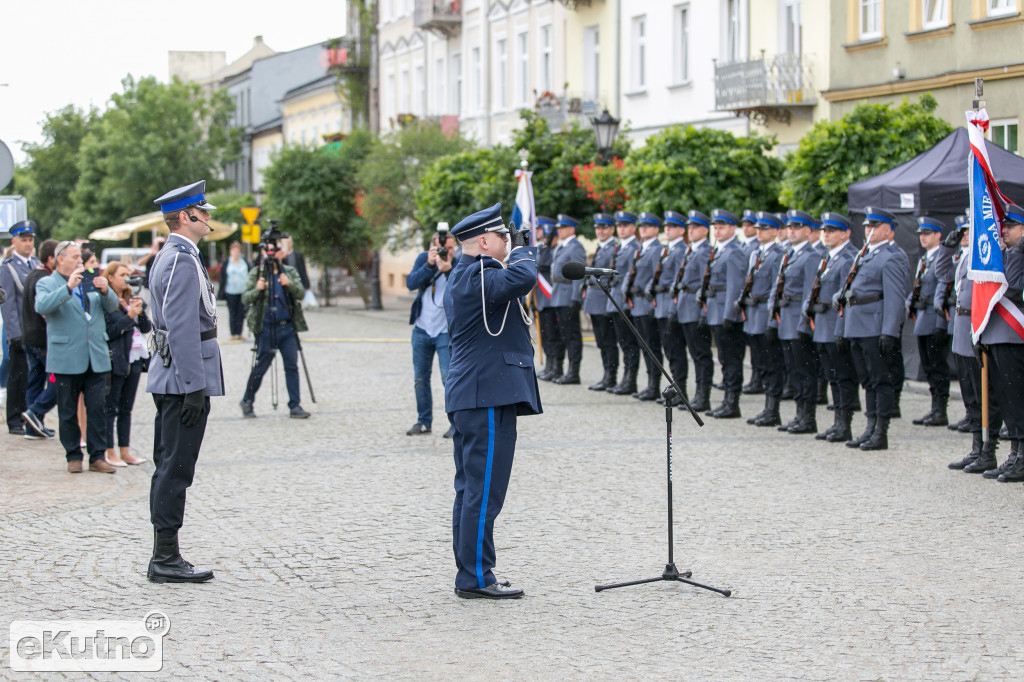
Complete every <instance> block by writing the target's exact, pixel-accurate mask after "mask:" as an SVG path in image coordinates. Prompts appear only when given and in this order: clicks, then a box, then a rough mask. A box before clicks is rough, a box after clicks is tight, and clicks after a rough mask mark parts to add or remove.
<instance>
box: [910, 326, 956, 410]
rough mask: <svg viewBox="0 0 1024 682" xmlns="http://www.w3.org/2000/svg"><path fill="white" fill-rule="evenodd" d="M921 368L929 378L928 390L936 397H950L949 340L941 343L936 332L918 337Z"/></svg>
mask: <svg viewBox="0 0 1024 682" xmlns="http://www.w3.org/2000/svg"><path fill="white" fill-rule="evenodd" d="M917 353H918V357H919V358H921V369H923V370H924V373H925V376H926V377H927V379H928V390H929V391H930V392H931V394H932V395H933V396H935V397H936V398H945V399H947V400H948V399H949V341H948V340H947V341H946V342H944V343H939V342H938V341H937V340H936V338H935V335H934V334H928V335H927V336H918V337H917Z"/></svg>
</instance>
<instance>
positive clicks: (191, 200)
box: [153, 180, 217, 213]
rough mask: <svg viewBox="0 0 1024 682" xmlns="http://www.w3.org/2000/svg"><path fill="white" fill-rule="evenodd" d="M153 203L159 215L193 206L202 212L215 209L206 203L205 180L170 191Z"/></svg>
mask: <svg viewBox="0 0 1024 682" xmlns="http://www.w3.org/2000/svg"><path fill="white" fill-rule="evenodd" d="M153 203H154V204H158V205H159V206H160V212H161V213H174V212H175V211H180V210H182V209H186V208H191V207H193V206H195V207H196V208H200V209H202V210H204V211H214V210H216V209H217V207H216V206H214V205H212V204H208V203H206V180H200V181H199V182H193V183H192V184H191V185H185V186H184V187H179V188H177V189H172V190H171V191H170V192H168V193H167V194H164V195H163V196H162V197H159V198H157V199H154V200H153Z"/></svg>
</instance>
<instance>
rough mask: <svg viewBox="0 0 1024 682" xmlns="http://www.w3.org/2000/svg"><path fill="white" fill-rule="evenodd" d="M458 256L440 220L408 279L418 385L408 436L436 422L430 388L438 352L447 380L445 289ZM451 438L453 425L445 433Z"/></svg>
mask: <svg viewBox="0 0 1024 682" xmlns="http://www.w3.org/2000/svg"><path fill="white" fill-rule="evenodd" d="M457 258H458V254H456V253H455V238H454V237H452V235H451V233H450V232H449V231H448V223H438V224H437V232H436V233H435V234H434V235H433V236H432V237H431V239H430V249H429V250H427V251H424V252H423V253H421V254H420V255H419V256H417V257H416V262H415V263H414V264H413V266H412V271H411V272H410V273H409V274H408V275H407V276H406V278H405V286H407V287H408V288H409V291H417V290H418V293H417V294H416V300H415V301H413V302H412V311H411V312H410V314H409V324H411V325H413V328H412V367H413V377H414V380H413V383H414V386H415V388H416V412H417V418H416V423H415V424H413V425H412V428H411V429H409V430H408V431H406V432H405V435H407V436H417V435H420V434H425V433H430V427H431V424H432V423H433V421H434V412H433V408H434V401H433V395H432V394H431V390H430V370H431V367H432V366H433V364H434V353H437V365H438V369H439V370H440V372H441V384H442V385H444V383H445V382H446V381H447V379H448V358H449V355H448V319H447V318H446V317H445V315H444V291H445V287H446V286H447V284H448V275H449V273H451V271H452V264H453V263H454V262H455V260H456V259H457ZM444 437H445V438H451V437H452V428H451V427H449V428H448V430H447V431H446V432H445V434H444Z"/></svg>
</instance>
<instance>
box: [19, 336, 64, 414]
mask: <svg viewBox="0 0 1024 682" xmlns="http://www.w3.org/2000/svg"><path fill="white" fill-rule="evenodd" d="M25 359H26V361H27V362H28V385H27V388H26V391H25V404H26V405H27V406H28V409H29V410H31V411H32V413H33V414H34V415H35V416H37V417H39V419H40V420H42V419H43V417H45V416H46V413H47V412H49V411H50V410H52V409H53V406H54V405H56V404H57V382H56V381H50V373H49V372H47V371H46V349H45V348H36V347H34V346H25Z"/></svg>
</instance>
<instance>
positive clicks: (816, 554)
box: [0, 302, 1024, 680]
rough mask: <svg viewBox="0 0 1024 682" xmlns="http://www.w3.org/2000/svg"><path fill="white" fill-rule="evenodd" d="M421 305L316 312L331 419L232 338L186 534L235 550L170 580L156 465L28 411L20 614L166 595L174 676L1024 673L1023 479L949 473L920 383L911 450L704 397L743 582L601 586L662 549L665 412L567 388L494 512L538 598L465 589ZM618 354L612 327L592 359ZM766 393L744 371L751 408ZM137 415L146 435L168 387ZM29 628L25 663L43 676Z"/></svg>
mask: <svg viewBox="0 0 1024 682" xmlns="http://www.w3.org/2000/svg"><path fill="white" fill-rule="evenodd" d="M407 309H408V307H407V304H406V303H404V302H396V303H394V304H392V305H390V306H389V309H388V310H386V311H384V312H381V313H367V312H363V311H357V310H351V309H349V310H344V309H340V310H339V309H333V310H329V311H320V312H315V313H312V314H310V316H309V317H310V326H311V328H312V331H311V332H309V333H308V334H306V335H305V336H306V337H307V341H306V355H307V359H308V361H309V364H310V367H311V372H312V375H313V381H314V388H315V389H316V393H317V400H318V402H317V403H316V404H313V403H311V402H309V400H308V396H307V398H306V400H305V401H304V405H305V407H307V409H309V410H310V411H311V412H312V413H313V417H312V418H311V419H310V420H308V421H305V422H297V421H291V420H289V419H288V418H287V412H286V409H285V408H284V406H283V405H282V407H280V408H279V409H278V410H277V412H274V411H273V410H272V409H271V406H270V398H269V392H268V389H267V386H266V385H265V386H264V389H263V390H262V391H261V393H260V394H259V396H258V399H257V402H256V411H257V414H258V415H259V419H257V420H255V421H243V420H242V419H241V416H240V412H239V408H238V405H237V403H238V400H239V398H240V395H241V392H242V389H243V385H244V381H245V376H246V373H247V371H248V368H249V363H250V354H249V345H248V344H247V343H246V344H242V343H230V342H225V343H224V344H223V346H222V348H223V352H224V359H225V375H226V377H227V386H228V390H229V392H230V393H229V395H228V396H227V397H225V398H220V399H215V400H214V401H213V402H214V407H213V415H212V417H211V419H210V423H209V427H208V429H207V436H206V441H205V443H204V447H203V452H202V455H201V457H200V461H199V466H198V469H197V472H196V474H197V475H196V481H195V484H194V486H193V487H192V488H191V490H190V491H189V500H188V510H187V515H186V525H185V528H184V529H183V531H182V533H181V539H182V546H183V553H184V554H185V556H186V558H189V559H191V560H192V561H193V562H194V563H196V564H197V565H201V566H212V567H215V568H216V578H215V580H213V581H212V582H210V583H207V584H203V585H152V584H150V583H148V582H147V581H146V578H145V568H146V562H147V560H148V558H149V553H150V550H151V537H152V531H151V527H150V525H149V523H148V508H147V504H148V490H149V475H150V474H151V472H152V465H151V464H146V465H143V466H141V467H137V468H130V469H128V470H121V471H119V472H118V473H117V474H116V475H113V476H110V475H99V474H95V473H88V472H87V473H84V474H80V475H76V476H71V475H69V474H67V473H66V472H65V465H64V460H63V457H62V456H61V455H60V453H59V452H58V451H57V450H56V449H55V443H53V442H28V441H24V440H22V439H15V438H13V437H8V436H6V435H3V436H0V452H2V455H0V521H2V527H3V550H2V553H0V557H2V559H0V565H2V567H3V577H4V583H3V588H2V593H3V597H4V598H3V599H2V600H0V624H3V625H2V627H4V628H6V624H9V623H10V622H11V621H12V620H15V619H36V620H40V619H105V618H109V619H117V620H133V619H141V618H142V616H143V615H144V614H145V613H147V612H148V611H150V610H152V609H160V610H162V611H164V612H165V613H167V615H168V616H169V617H170V621H171V630H170V633H169V635H168V636H167V638H166V639H165V655H164V659H165V663H164V667H163V671H162V672H161V673H156V674H152V675H147V677H149V676H152V677H163V678H180V677H184V676H189V677H192V676H195V677H203V678H215V679H255V678H281V679H304V678H305V679H308V678H312V677H318V678H319V677H324V678H336V677H341V678H345V677H359V678H365V677H400V678H412V677H415V678H428V679H439V678H452V677H457V678H460V679H481V680H482V679H539V678H542V677H543V678H556V679H558V678H582V677H587V678H598V679H609V678H647V677H655V678H672V679H722V680H735V679H778V678H795V679H828V680H833V679H842V680H894V679H907V680H924V679H938V680H961V679H986V680H994V679H1007V680H1010V679H1021V678H1022V676H1024V652H1022V650H1021V625H1020V622H1021V620H1020V614H1021V612H1022V606H1024V604H1022V602H1024V596H1022V595H1024V591H1022V589H1021V578H1020V573H1021V571H1020V566H1021V565H1024V548H1022V544H1021V542H1020V531H1019V519H1020V517H1021V507H1022V498H1024V489H1022V488H1021V486H1020V485H1016V484H1000V483H997V482H995V481H987V480H983V479H981V478H980V477H976V476H970V475H966V474H961V473H954V472H951V471H949V470H947V468H946V463H947V462H948V461H950V460H952V459H954V458H958V457H959V456H960V455H961V454H963V453H964V452H966V450H967V449H969V448H968V446H969V441H968V439H967V438H966V437H964V436H962V435H958V434H954V433H952V432H950V431H948V430H946V429H944V428H943V429H926V428H923V427H914V426H912V425H911V424H910V417H912V416H917V415H918V414H923V413H924V412H926V411H927V407H928V404H927V398H926V396H925V395H924V392H923V391H922V390H921V388H920V385H917V386H916V387H913V388H911V389H908V391H907V392H905V394H904V398H903V412H904V414H905V415H906V417H905V418H904V419H902V420H899V421H897V422H895V425H894V427H893V429H892V433H891V434H890V444H891V449H890V450H889V451H887V452H882V453H862V452H859V451H852V450H850V449H847V448H845V447H842V446H841V445H840V446H835V445H827V444H823V443H820V442H817V441H815V440H814V439H813V438H812V437H810V436H791V435H788V434H781V433H778V432H776V431H775V430H774V429H758V428H755V427H751V426H747V425H746V424H745V423H742V422H741V421H738V420H728V421H723V420H715V419H710V418H709V419H708V420H707V424H706V425H705V426H704V427H703V428H697V427H696V425H695V424H694V423H693V421H692V420H691V419H690V418H689V417H688V416H687V415H684V414H683V413H680V412H678V411H677V412H676V413H675V476H674V488H675V495H676V504H675V533H676V535H675V537H676V547H675V557H676V562H677V563H678V565H679V568H680V569H684V568H688V569H691V570H692V571H693V573H694V576H693V577H694V579H695V580H699V581H703V582H706V583H709V584H711V585H715V586H719V587H723V588H729V589H731V590H733V596H732V597H731V598H728V599H726V598H723V597H721V596H719V595H716V594H714V593H711V592H706V591H704V590H700V589H697V588H693V587H690V586H688V585H684V584H669V583H656V584H652V585H645V586H638V587H630V588H624V589H621V590H613V591H607V592H602V593H595V591H594V589H593V588H594V585H595V584H599V583H605V582H614V581H617V580H630V579H636V578H643V577H648V576H655V575H658V574H660V573H661V571H662V569H663V566H664V563H665V560H666V539H665V533H666V520H665V456H664V450H665V447H664V443H665V436H664V419H663V416H664V412H663V410H662V408H659V407H657V406H655V405H653V404H649V403H647V404H641V403H638V402H637V401H635V400H632V399H630V398H628V397H616V396H612V395H608V394H602V395H596V394H594V393H593V392H590V391H587V390H586V388H585V385H584V386H553V385H551V384H543V386H542V399H543V402H544V408H545V413H544V415H542V416H539V417H533V418H524V419H522V420H521V421H520V431H519V445H518V448H517V461H516V464H515V467H514V469H513V478H512V484H511V486H510V489H509V494H508V498H507V501H506V504H505V509H504V511H503V512H502V515H501V516H500V517H499V520H498V524H497V529H496V534H495V536H496V540H497V551H498V562H499V564H498V567H497V573H498V574H499V576H500V577H503V578H508V579H511V580H512V581H513V583H514V584H516V585H519V586H522V587H523V588H524V589H525V590H526V592H527V597H526V598H525V599H523V600H519V601H514V602H487V601H480V600H473V601H466V600H461V599H457V598H456V597H455V596H454V595H453V593H452V585H453V580H454V562H453V559H452V556H451V537H450V513H451V511H450V510H451V500H452V477H453V465H452V462H451V443H450V441H447V440H444V439H442V438H441V433H442V432H443V430H444V429H443V426H444V418H443V413H442V410H443V392H442V390H441V387H440V382H439V381H438V380H437V377H436V373H435V378H434V383H435V386H434V389H435V391H434V395H435V399H436V401H437V404H436V405H435V419H437V420H438V422H439V423H435V426H436V427H438V428H436V429H435V431H434V433H433V434H431V435H429V436H418V437H407V436H406V435H405V430H406V429H407V428H408V427H409V426H410V425H411V424H412V423H413V422H414V421H415V414H416V410H415V401H414V397H413V389H412V376H411V375H412V366H411V365H412V363H411V355H410V348H409V344H408V336H409V327H408V325H407V324H406V314H407V313H406V311H407ZM223 312H224V311H222V313H223ZM222 317H226V314H222ZM278 371H280V370H278ZM599 375H600V371H599V369H598V360H597V352H596V349H595V348H594V347H593V345H592V344H587V348H586V350H585V359H584V378H585V379H591V380H596V379H597V378H598V377H599ZM281 383H282V386H281V390H282V391H283V381H282V382H281ZM303 393H304V395H306V388H305V385H303ZM714 397H715V398H720V397H721V394H720V392H717V391H716V392H714ZM760 407H761V397H760V396H755V397H751V396H744V398H743V401H742V409H743V413H744V416H750V415H752V414H754V413H756V411H758V410H759V409H760ZM784 409H785V414H786V416H790V415H791V413H792V410H793V404H792V403H784ZM952 413H953V414H954V415H955V416H956V417H959V416H960V414H961V409H960V408H959V407H956V408H955V409H953V410H952ZM135 414H136V426H135V433H134V437H135V444H136V447H137V448H138V449H139V450H140V452H142V453H143V454H144V455H146V454H148V453H147V450H148V449H149V447H148V446H149V444H150V443H151V440H152V414H153V405H152V401H151V400H150V399H149V398H148V396H140V398H139V401H138V403H137V408H136V412H135ZM830 416H831V413H826V412H825V410H824V408H820V409H819V417H820V421H819V425H821V426H822V427H824V424H821V422H824V421H826V420H828V419H829V418H830ZM52 419H53V417H51V421H52ZM854 424H855V426H862V424H863V420H862V417H861V416H860V415H858V419H855V422H854ZM1006 449H1007V448H1006V447H1003V448H1001V450H1002V451H1003V452H1001V453H1000V455H1001V457H1002V456H1003V454H1004V452H1005V450H1006ZM6 640H7V637H6V633H3V632H0V677H5V678H6V677H10V678H15V677H16V674H15V673H13V672H12V671H11V669H10V665H9V662H10V656H9V651H8V650H7V648H6V646H7V642H6ZM122 677H125V678H133V677H134V678H139V677H142V675H140V674H135V675H128V674H125V675H122Z"/></svg>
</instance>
